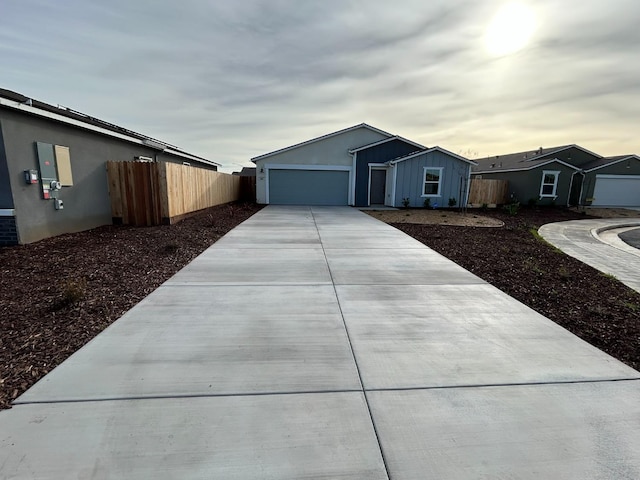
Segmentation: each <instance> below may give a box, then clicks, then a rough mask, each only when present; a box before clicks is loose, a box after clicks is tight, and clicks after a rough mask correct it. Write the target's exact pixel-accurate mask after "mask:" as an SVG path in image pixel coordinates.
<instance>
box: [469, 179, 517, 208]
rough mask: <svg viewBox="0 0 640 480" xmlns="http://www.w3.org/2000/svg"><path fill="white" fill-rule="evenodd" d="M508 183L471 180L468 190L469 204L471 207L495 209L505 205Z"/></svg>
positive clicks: (505, 181) (503, 181) (490, 180)
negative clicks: (497, 206)
mask: <svg viewBox="0 0 640 480" xmlns="http://www.w3.org/2000/svg"><path fill="white" fill-rule="evenodd" d="M508 194H509V182H508V181H507V180H492V179H485V178H472V179H471V186H470V188H469V204H470V205H471V206H472V207H481V206H482V205H487V206H490V207H495V206H496V205H502V204H505V203H507V196H508Z"/></svg>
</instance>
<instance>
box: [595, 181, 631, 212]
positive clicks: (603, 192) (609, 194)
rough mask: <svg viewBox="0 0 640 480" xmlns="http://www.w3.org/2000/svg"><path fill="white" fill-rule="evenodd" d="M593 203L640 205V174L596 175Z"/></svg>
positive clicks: (626, 205) (624, 205) (613, 205)
mask: <svg viewBox="0 0 640 480" xmlns="http://www.w3.org/2000/svg"><path fill="white" fill-rule="evenodd" d="M593 198H594V200H593V203H592V204H591V205H598V206H606V207H638V206H640V176H639V175H596V186H595V190H594V191H593Z"/></svg>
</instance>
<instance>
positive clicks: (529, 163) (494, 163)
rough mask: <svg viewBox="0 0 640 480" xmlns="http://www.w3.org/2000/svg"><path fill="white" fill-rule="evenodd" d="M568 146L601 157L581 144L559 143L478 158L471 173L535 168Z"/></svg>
mask: <svg viewBox="0 0 640 480" xmlns="http://www.w3.org/2000/svg"><path fill="white" fill-rule="evenodd" d="M569 148H577V149H579V150H582V151H583V152H585V153H588V154H589V155H593V156H594V157H598V158H602V155H598V154H597V153H594V152H591V151H589V150H587V149H586V148H582V147H581V146H579V145H576V144H571V145H561V146H559V147H550V148H539V149H537V150H529V151H526V152H517V153H508V154H506V155H496V156H495V157H489V158H480V159H477V160H476V162H477V163H478V166H477V167H476V168H474V169H473V173H486V172H514V171H518V170H531V169H532V168H536V167H539V166H540V165H542V164H544V162H546V161H547V160H548V157H549V156H550V155H554V154H556V153H559V152H562V151H564V150H568V149H569ZM557 161H560V160H557ZM536 162H537V163H536ZM563 163H564V162H563ZM565 164H566V163H565ZM566 165H568V164H566ZM569 166H571V167H572V168H576V167H574V166H572V165H569ZM577 170H579V169H577Z"/></svg>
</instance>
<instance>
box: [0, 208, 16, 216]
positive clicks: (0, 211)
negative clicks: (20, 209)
mask: <svg viewBox="0 0 640 480" xmlns="http://www.w3.org/2000/svg"><path fill="white" fill-rule="evenodd" d="M15 216H16V210H15V209H14V208H0V217H15Z"/></svg>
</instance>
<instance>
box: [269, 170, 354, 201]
mask: <svg viewBox="0 0 640 480" xmlns="http://www.w3.org/2000/svg"><path fill="white" fill-rule="evenodd" d="M269 203H270V204H275V205H348V204H349V172H348V171H346V170H288V169H270V170H269Z"/></svg>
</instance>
